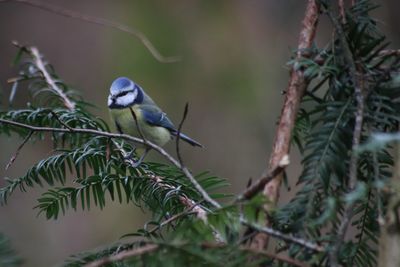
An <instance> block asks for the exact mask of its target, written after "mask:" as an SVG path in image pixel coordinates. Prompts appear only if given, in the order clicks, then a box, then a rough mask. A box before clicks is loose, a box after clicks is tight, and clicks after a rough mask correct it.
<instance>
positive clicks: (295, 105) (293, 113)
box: [251, 0, 320, 250]
mask: <svg viewBox="0 0 400 267" xmlns="http://www.w3.org/2000/svg"><path fill="white" fill-rule="evenodd" d="M319 13H320V6H319V4H318V1H317V0H308V3H307V7H306V12H305V16H304V19H303V23H302V29H301V31H300V36H299V41H298V47H297V55H296V60H301V59H302V58H303V57H305V56H308V57H309V56H311V55H310V53H307V52H309V50H310V49H311V47H312V44H313V42H314V37H315V33H316V29H317V24H318V18H319ZM307 86H308V80H307V79H306V78H305V76H304V70H303V69H301V68H295V67H292V69H291V75H290V80H289V84H288V87H287V89H286V90H285V92H286V98H285V102H284V105H283V108H282V111H281V116H280V120H279V124H278V128H277V131H276V134H275V140H274V144H273V147H272V153H271V158H270V161H269V164H268V167H267V168H266V169H265V171H264V173H263V175H262V177H267V176H268V173H269V172H270V171H271V170H274V169H276V168H277V166H279V163H280V161H281V160H282V158H283V157H284V156H285V155H288V154H289V150H290V143H291V136H292V131H293V128H294V125H295V121H296V117H297V112H298V110H299V106H300V102H301V99H302V96H303V94H304V92H305V90H306V88H307ZM282 178H283V174H282V172H280V173H279V174H278V175H276V176H275V177H274V179H271V180H270V181H269V182H268V183H267V184H266V185H265V186H264V195H265V196H266V197H267V198H268V199H269V201H270V203H271V204H272V206H274V205H276V203H277V201H278V199H279V189H280V185H281V182H282ZM271 208H272V207H271V205H266V206H265V210H266V212H268V210H270V209H271ZM268 224H269V223H268V222H267V225H268ZM267 244H268V235H266V234H259V235H257V236H256V237H255V238H254V239H253V242H252V244H251V246H252V247H253V248H256V249H258V250H262V249H264V247H265V246H266V245H267Z"/></svg>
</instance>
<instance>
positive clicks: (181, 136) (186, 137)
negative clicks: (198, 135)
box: [175, 133, 203, 147]
mask: <svg viewBox="0 0 400 267" xmlns="http://www.w3.org/2000/svg"><path fill="white" fill-rule="evenodd" d="M177 134H178V133H175V135H177ZM179 138H181V139H182V140H185V141H186V142H188V143H189V144H191V145H192V146H198V147H203V145H202V144H200V143H199V142H197V141H195V140H193V139H192V138H190V137H189V136H187V135H185V134H183V133H179Z"/></svg>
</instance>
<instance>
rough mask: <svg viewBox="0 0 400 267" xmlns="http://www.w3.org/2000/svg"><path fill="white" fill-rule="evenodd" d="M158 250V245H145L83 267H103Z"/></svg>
mask: <svg viewBox="0 0 400 267" xmlns="http://www.w3.org/2000/svg"><path fill="white" fill-rule="evenodd" d="M158 248H159V246H158V245H156V244H148V245H145V246H143V247H138V248H135V249H131V250H124V251H122V252H119V253H117V254H114V255H111V256H108V257H104V258H101V259H99V260H96V261H93V262H90V263H88V264H86V265H84V267H100V266H104V265H106V264H110V263H114V262H117V261H122V260H125V259H128V258H132V257H136V256H140V255H143V254H146V253H151V252H153V251H156V250H157V249H158Z"/></svg>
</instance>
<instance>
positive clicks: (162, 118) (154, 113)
mask: <svg viewBox="0 0 400 267" xmlns="http://www.w3.org/2000/svg"><path fill="white" fill-rule="evenodd" d="M140 109H141V111H142V115H143V118H144V120H145V121H146V122H147V123H148V124H150V125H154V126H160V127H164V128H166V129H168V130H169V131H170V132H171V134H173V135H175V136H176V135H177V134H178V131H177V130H176V128H175V126H174V124H173V123H172V122H171V121H170V119H168V117H167V114H165V113H164V112H162V110H160V109H159V108H158V107H157V106H153V105H141V106H140ZM179 136H180V138H182V139H183V140H185V141H186V142H188V143H189V144H191V145H192V146H199V147H203V146H202V145H201V144H200V143H199V142H197V141H195V140H193V139H192V138H190V137H189V136H187V135H185V134H183V133H180V134H179Z"/></svg>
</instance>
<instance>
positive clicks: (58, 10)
mask: <svg viewBox="0 0 400 267" xmlns="http://www.w3.org/2000/svg"><path fill="white" fill-rule="evenodd" d="M6 2H15V3H20V4H24V5H28V6H32V7H35V8H39V9H42V10H45V11H48V12H51V13H54V14H57V15H60V16H63V17H68V18H74V19H78V20H81V21H85V22H88V23H92V24H96V25H101V26H105V27H110V28H113V29H116V30H118V31H121V32H125V33H127V34H129V35H131V36H134V37H135V38H137V39H138V40H139V41H140V42H141V43H142V44H143V45H144V46H145V47H146V49H147V50H148V51H149V52H150V54H151V55H152V56H153V57H154V58H155V59H156V60H158V61H159V62H162V63H173V62H177V61H179V60H180V57H176V56H173V57H165V56H163V55H161V53H160V52H159V51H158V50H157V49H156V48H155V46H154V45H153V44H152V42H151V41H150V40H149V39H148V38H147V37H146V35H145V34H144V33H142V32H141V31H139V30H137V29H134V28H131V27H128V26H126V25H124V24H120V23H117V22H114V21H110V20H107V19H103V18H99V17H94V16H89V15H86V14H82V13H80V12H76V11H73V10H70V9H66V8H62V7H59V6H55V5H51V4H48V3H44V2H41V1H36V0H0V3H6Z"/></svg>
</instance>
